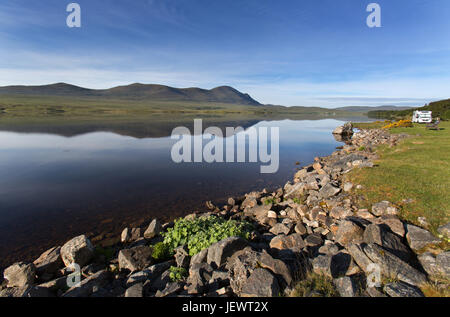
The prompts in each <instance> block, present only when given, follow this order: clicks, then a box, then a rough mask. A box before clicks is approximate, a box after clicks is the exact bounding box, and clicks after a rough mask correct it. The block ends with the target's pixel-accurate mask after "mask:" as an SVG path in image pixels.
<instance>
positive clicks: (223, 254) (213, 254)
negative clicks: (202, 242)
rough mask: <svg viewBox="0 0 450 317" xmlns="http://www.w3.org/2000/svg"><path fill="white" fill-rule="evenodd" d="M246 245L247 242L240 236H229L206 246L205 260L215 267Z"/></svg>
mask: <svg viewBox="0 0 450 317" xmlns="http://www.w3.org/2000/svg"><path fill="white" fill-rule="evenodd" d="M246 246H248V242H247V241H246V240H244V239H242V238H240V237H230V238H227V239H224V240H222V241H219V242H217V243H214V244H212V245H211V246H210V247H209V248H208V255H207V259H206V262H207V263H208V264H214V265H216V266H217V267H220V266H222V265H223V264H225V262H226V260H227V258H228V257H230V256H232V255H233V254H234V253H235V252H237V251H239V250H242V249H244V248H245V247H246Z"/></svg>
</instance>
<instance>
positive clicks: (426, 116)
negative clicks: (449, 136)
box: [411, 110, 433, 123]
mask: <svg viewBox="0 0 450 317" xmlns="http://www.w3.org/2000/svg"><path fill="white" fill-rule="evenodd" d="M431 114H432V112H431V111H419V110H416V111H414V113H413V117H412V120H411V121H412V122H414V123H431V122H432V121H433V118H432V116H431Z"/></svg>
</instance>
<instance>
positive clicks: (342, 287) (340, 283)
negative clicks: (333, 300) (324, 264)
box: [333, 276, 358, 297]
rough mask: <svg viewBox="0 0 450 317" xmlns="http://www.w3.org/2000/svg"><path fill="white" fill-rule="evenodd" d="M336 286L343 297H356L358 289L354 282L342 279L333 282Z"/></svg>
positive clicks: (348, 278) (346, 277)
mask: <svg viewBox="0 0 450 317" xmlns="http://www.w3.org/2000/svg"><path fill="white" fill-rule="evenodd" d="M333 282H334V286H335V287H336V290H337V291H338V293H339V295H340V296H341V297H355V296H356V292H357V290H358V289H357V287H356V285H355V283H354V281H353V280H352V279H351V278H350V277H348V276H345V277H340V278H336V279H334V280H333Z"/></svg>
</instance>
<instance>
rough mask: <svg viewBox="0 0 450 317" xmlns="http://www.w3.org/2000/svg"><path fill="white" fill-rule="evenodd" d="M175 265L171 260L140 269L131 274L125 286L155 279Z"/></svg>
mask: <svg viewBox="0 0 450 317" xmlns="http://www.w3.org/2000/svg"><path fill="white" fill-rule="evenodd" d="M173 265H175V262H174V261H173V260H171V261H166V262H162V263H157V264H154V265H152V266H150V267H148V268H146V269H144V270H142V271H139V272H136V273H133V274H131V275H130V276H129V277H128V279H127V281H126V286H127V287H130V286H132V285H134V284H136V283H140V282H145V281H146V280H150V279H152V278H153V279H155V278H156V277H158V276H160V275H161V274H162V273H163V272H165V271H167V270H168V269H169V268H170V267H171V266H173Z"/></svg>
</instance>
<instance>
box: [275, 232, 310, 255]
mask: <svg viewBox="0 0 450 317" xmlns="http://www.w3.org/2000/svg"><path fill="white" fill-rule="evenodd" d="M269 245H270V247H271V248H272V249H278V250H285V249H294V250H297V251H299V250H300V249H302V248H304V247H306V244H305V242H304V240H303V238H302V236H301V234H298V233H293V234H290V235H288V236H286V235H283V234H281V235H278V236H275V237H274V238H273V239H272V240H270V244H269Z"/></svg>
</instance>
